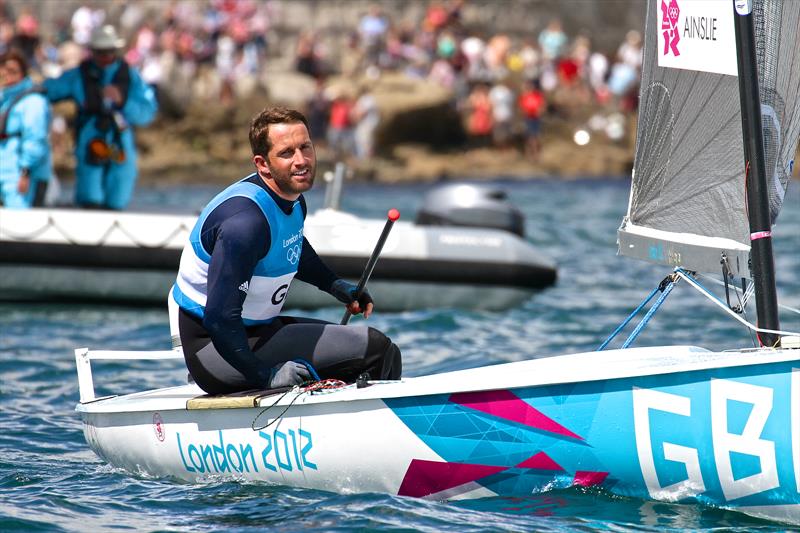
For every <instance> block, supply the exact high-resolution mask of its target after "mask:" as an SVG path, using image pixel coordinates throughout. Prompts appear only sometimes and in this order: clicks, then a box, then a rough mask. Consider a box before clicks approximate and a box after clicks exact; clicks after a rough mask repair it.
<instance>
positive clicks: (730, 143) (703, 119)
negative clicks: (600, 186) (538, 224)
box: [618, 0, 800, 277]
mask: <svg viewBox="0 0 800 533" xmlns="http://www.w3.org/2000/svg"><path fill="white" fill-rule="evenodd" d="M754 17H755V37H756V50H757V56H758V72H759V86H760V99H761V112H762V126H763V132H764V145H765V164H766V170H767V177H768V181H769V182H770V211H771V214H772V221H773V223H774V221H775V218H776V217H777V215H778V212H779V211H780V207H781V204H782V201H783V194H784V193H785V190H786V186H787V184H788V181H789V179H790V176H791V171H792V166H793V157H794V153H795V149H796V147H797V140H798V134H800V112H798V105H800V44H799V43H798V35H800V2H796V1H781V0H765V1H763V2H757V3H756V5H755V9H754ZM732 19H733V5H732V3H731V2H719V1H703V0H700V1H696V0H691V1H690V0H669V1H668V0H648V12H647V21H646V25H645V33H646V35H645V47H644V66H643V70H642V84H641V91H640V106H639V125H638V131H637V139H636V155H635V161H634V171H633V181H632V185H631V197H630V202H629V207H628V213H627V215H626V217H625V218H624V219H623V222H622V226H621V227H620V230H619V233H618V238H619V251H620V253H621V254H622V255H627V256H631V257H636V258H639V259H645V260H650V261H654V262H658V263H663V264H669V265H673V266H682V267H685V268H688V269H690V270H697V271H703V272H720V271H721V264H720V263H721V261H722V259H723V257H724V258H726V259H727V263H728V269H729V271H730V272H731V274H732V275H735V276H743V277H747V276H749V275H750V272H749V268H748V262H749V250H750V244H749V243H750V230H749V225H748V221H747V206H746V199H745V198H746V196H745V179H746V178H745V174H746V168H745V165H744V159H745V158H744V153H743V147H742V122H741V111H740V109H741V106H740V103H739V86H738V80H737V78H736V76H735V75H732V74H734V73H732V72H731V69H730V64H731V56H730V54H731V53H733V54H735V43H734V34H733V32H734V28H733V24H732V22H730V21H731V20H732ZM734 60H735V55H734Z"/></svg>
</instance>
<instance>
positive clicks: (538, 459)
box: [517, 452, 564, 471]
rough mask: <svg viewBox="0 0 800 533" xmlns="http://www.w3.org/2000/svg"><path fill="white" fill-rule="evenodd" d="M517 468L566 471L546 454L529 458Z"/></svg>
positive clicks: (540, 453) (541, 453)
mask: <svg viewBox="0 0 800 533" xmlns="http://www.w3.org/2000/svg"><path fill="white" fill-rule="evenodd" d="M517 468H533V469H536V470H561V471H563V470H564V469H563V468H562V467H561V465H559V464H558V463H556V462H555V461H553V460H552V459H551V458H550V456H549V455H547V454H546V453H544V452H539V453H537V454H536V455H533V456H531V457H528V458H527V459H525V460H524V461H522V462H521V463H520V464H518V465H517Z"/></svg>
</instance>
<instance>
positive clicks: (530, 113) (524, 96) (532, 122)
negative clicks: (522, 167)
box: [518, 80, 546, 161]
mask: <svg viewBox="0 0 800 533" xmlns="http://www.w3.org/2000/svg"><path fill="white" fill-rule="evenodd" d="M518 103H519V110H520V112H521V113H522V116H523V117H524V118H525V153H526V154H527V155H528V157H530V158H531V159H532V160H534V161H536V160H537V159H538V158H539V152H540V151H541V138H540V136H541V116H542V113H544V110H545V107H546V102H545V98H544V94H543V93H542V90H541V86H540V84H539V80H530V81H526V82H525V83H524V85H523V87H522V91H521V92H520V95H519V100H518Z"/></svg>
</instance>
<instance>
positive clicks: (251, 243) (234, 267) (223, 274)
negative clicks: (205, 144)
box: [202, 198, 270, 384]
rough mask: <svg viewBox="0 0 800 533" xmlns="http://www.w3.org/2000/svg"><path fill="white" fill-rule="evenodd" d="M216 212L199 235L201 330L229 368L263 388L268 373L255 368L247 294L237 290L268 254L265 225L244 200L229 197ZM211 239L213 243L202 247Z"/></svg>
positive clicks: (264, 220)
mask: <svg viewBox="0 0 800 533" xmlns="http://www.w3.org/2000/svg"><path fill="white" fill-rule="evenodd" d="M217 210H219V211H220V212H221V213H223V214H224V216H219V215H218V216H216V217H215V216H214V215H217V213H212V215H211V216H209V217H208V219H207V220H206V224H205V225H204V230H206V228H208V230H206V233H205V234H204V235H203V236H202V239H203V241H204V246H205V247H206V250H209V251H210V253H211V262H210V263H209V266H208V299H207V301H206V310H205V315H204V317H203V326H204V327H205V328H206V330H207V331H208V334H209V336H210V337H211V342H212V343H213V344H214V347H215V348H216V349H217V352H219V354H220V355H221V356H222V357H223V358H224V359H225V360H226V361H227V362H228V363H230V365H231V366H232V367H234V368H235V369H236V370H238V371H239V372H241V373H242V374H243V375H244V376H246V377H247V378H248V379H251V380H253V381H254V382H256V383H259V384H266V382H267V380H268V379H269V372H270V369H268V368H266V369H265V368H262V367H261V365H259V364H258V362H257V359H256V357H255V355H254V354H253V352H252V351H251V350H250V347H249V345H248V343H247V332H246V331H245V327H244V323H243V322H242V306H243V304H244V299H245V297H246V296H247V293H246V292H244V291H242V290H240V289H239V287H240V286H241V285H242V284H243V283H244V282H245V281H249V280H250V278H251V277H252V276H253V271H254V270H255V267H256V264H257V263H258V261H259V260H260V259H261V258H262V257H264V256H265V255H266V254H267V251H268V250H269V245H270V242H269V234H270V233H269V224H268V222H267V220H266V219H265V218H264V215H263V213H262V212H261V210H260V209H259V208H258V206H257V205H256V204H255V203H254V202H252V201H251V200H248V199H245V198H231V199H229V200H227V201H226V202H223V203H222V204H221V205H220V206H218V207H217V209H215V211H217ZM225 213H230V214H225ZM220 218H221V219H222V220H221V222H219V223H216V221H217V220H220ZM209 240H210V241H212V242H210V243H209V244H206V242H207V241H209Z"/></svg>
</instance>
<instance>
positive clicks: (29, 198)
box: [0, 49, 53, 208]
mask: <svg viewBox="0 0 800 533" xmlns="http://www.w3.org/2000/svg"><path fill="white" fill-rule="evenodd" d="M49 130H50V103H49V102H48V101H47V99H46V98H45V97H44V96H42V94H41V93H40V92H37V90H36V88H35V87H34V85H33V82H32V81H31V79H30V78H29V77H28V64H27V61H26V60H25V56H24V55H23V54H22V52H19V51H17V50H13V49H12V50H9V51H8V52H6V53H4V54H3V55H2V56H0V205H4V206H5V207H13V208H26V207H31V206H32V205H36V206H40V205H43V203H44V194H45V191H46V189H47V183H48V181H49V180H50V178H51V176H52V175H53V165H52V159H51V154H50V143H49V140H48V133H49Z"/></svg>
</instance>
